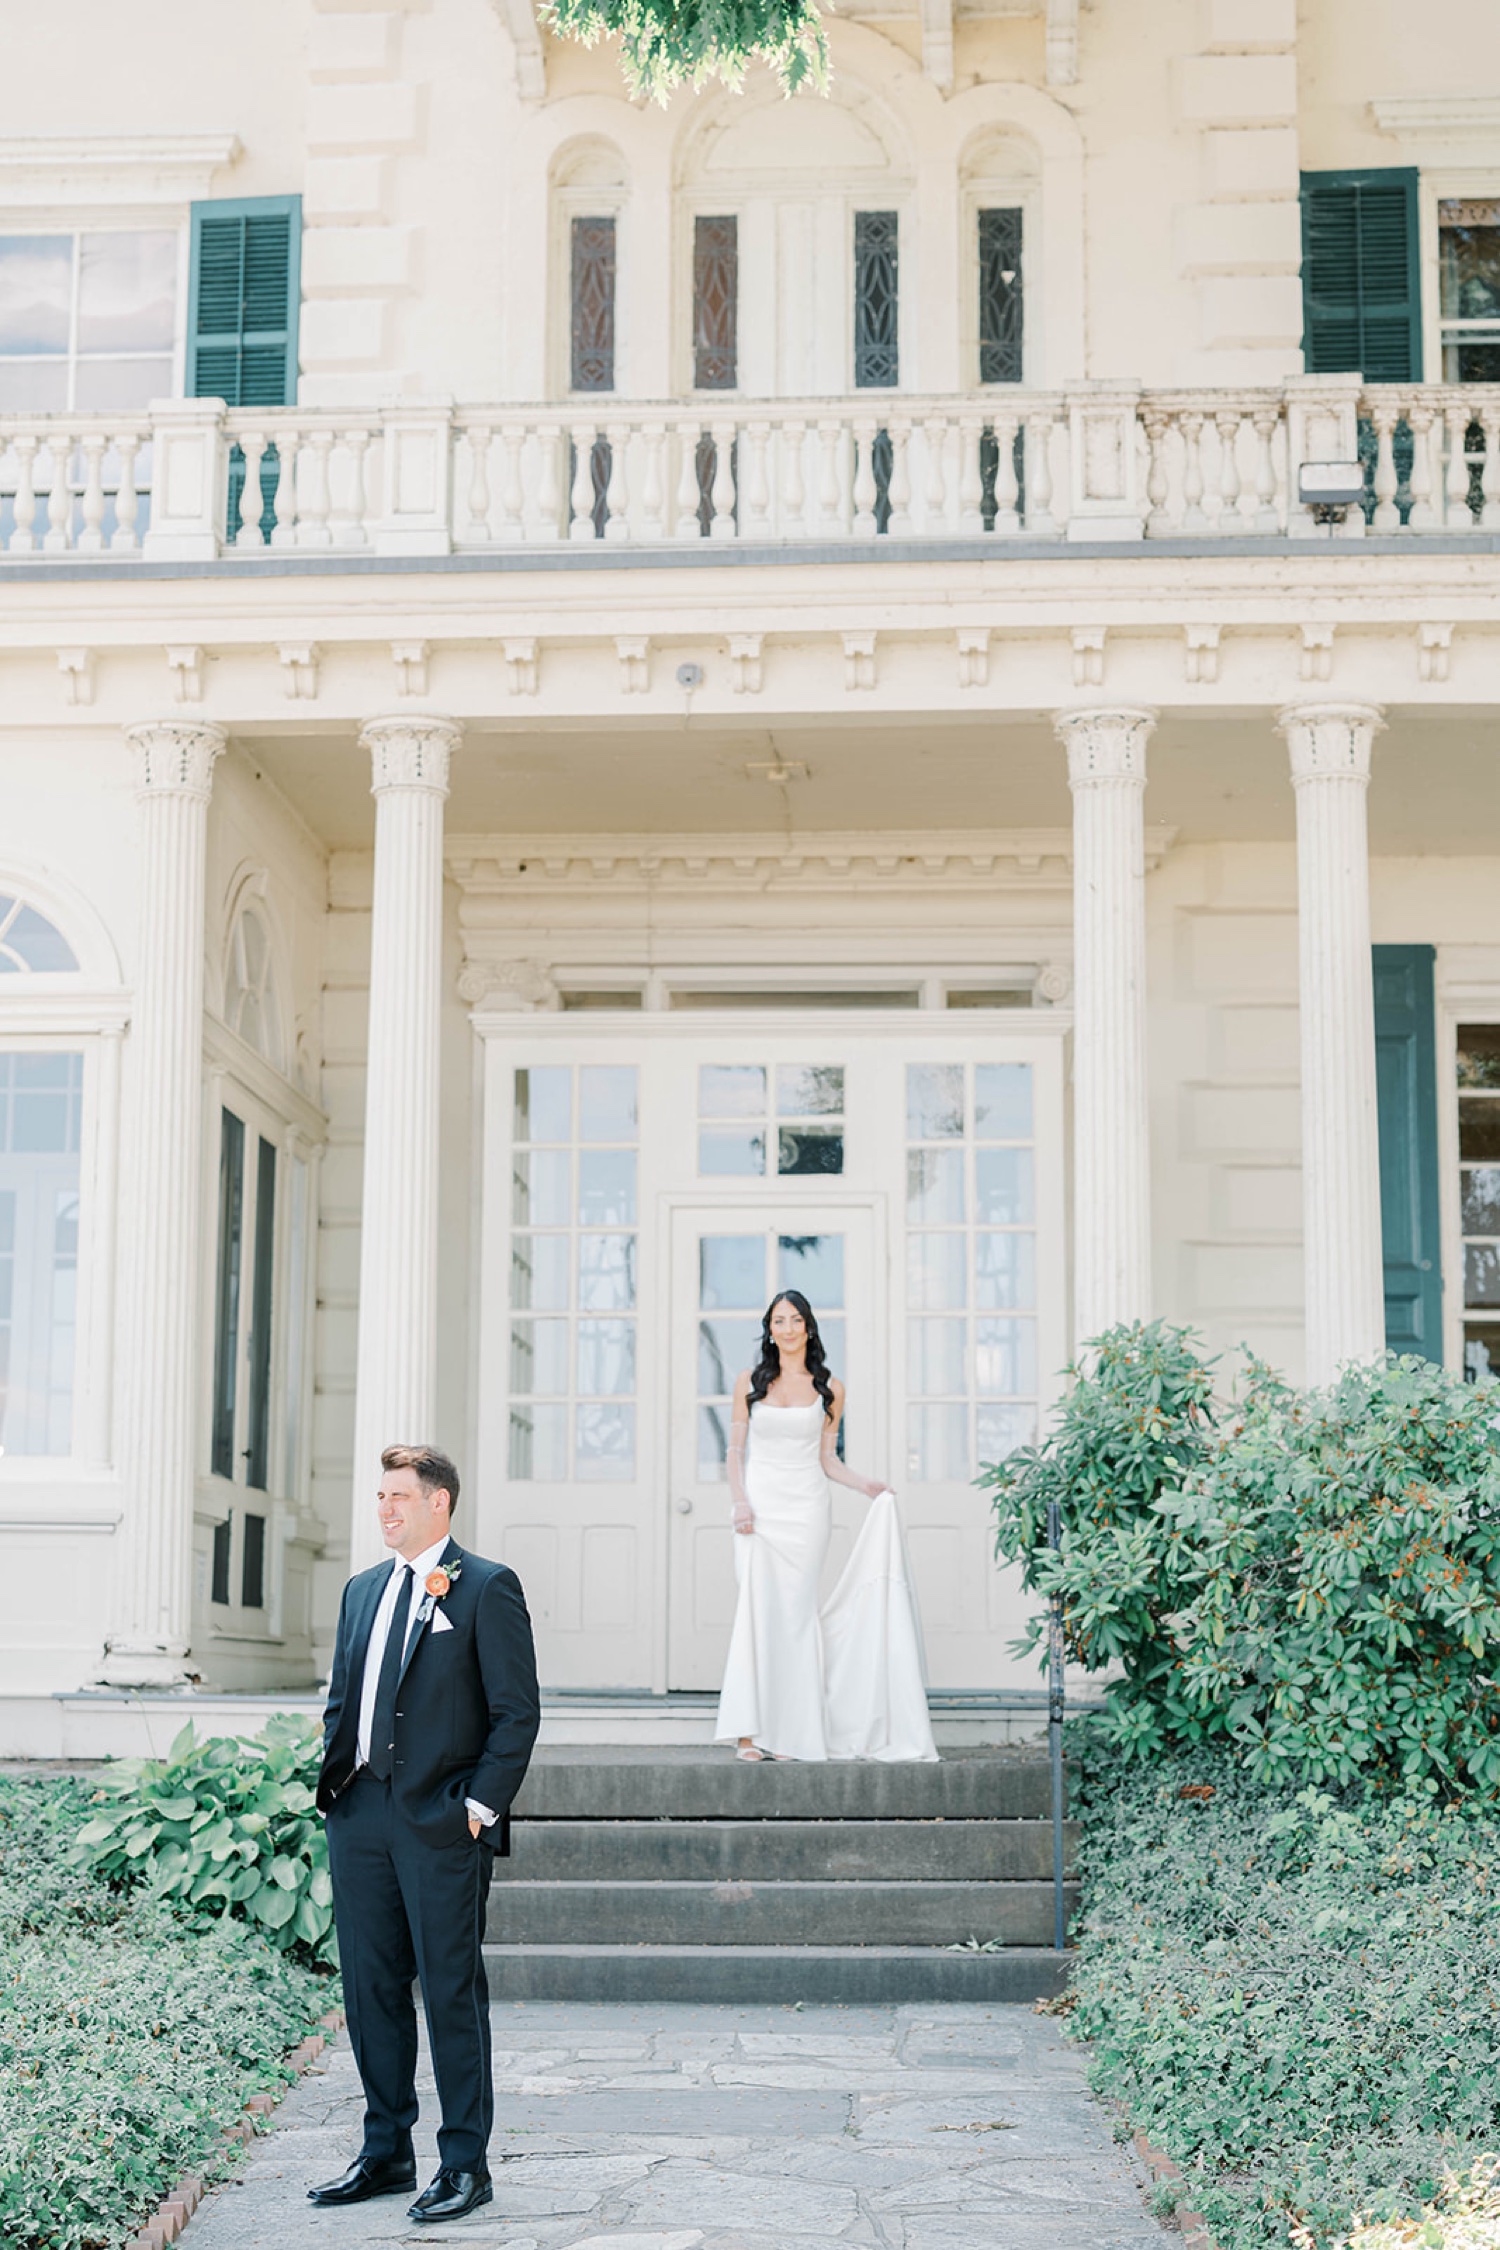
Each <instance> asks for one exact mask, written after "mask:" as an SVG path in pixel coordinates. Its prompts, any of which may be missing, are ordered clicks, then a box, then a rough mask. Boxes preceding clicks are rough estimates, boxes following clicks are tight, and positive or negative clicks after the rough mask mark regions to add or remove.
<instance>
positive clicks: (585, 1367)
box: [578, 1320, 635, 1398]
mask: <svg viewBox="0 0 1500 2250" xmlns="http://www.w3.org/2000/svg"><path fill="white" fill-rule="evenodd" d="M578 1388H579V1390H580V1391H581V1392H582V1393H584V1394H585V1396H590V1395H591V1396H593V1397H595V1398H631V1397H633V1396H634V1393H635V1322H634V1321H633V1320H580V1322H579V1323H578Z"/></svg>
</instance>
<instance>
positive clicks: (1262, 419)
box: [1250, 406, 1285, 532]
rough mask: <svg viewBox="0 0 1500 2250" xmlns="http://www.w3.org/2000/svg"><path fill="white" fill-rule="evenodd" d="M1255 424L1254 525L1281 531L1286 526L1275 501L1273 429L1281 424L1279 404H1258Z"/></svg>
mask: <svg viewBox="0 0 1500 2250" xmlns="http://www.w3.org/2000/svg"><path fill="white" fill-rule="evenodd" d="M1250 419H1251V422H1252V423H1253V425H1254V428H1255V528H1256V530H1257V531H1271V532H1276V531H1281V530H1283V529H1284V528H1285V527H1284V525H1283V523H1282V520H1281V511H1280V509H1279V508H1278V507H1277V505H1276V452H1275V446H1276V432H1277V431H1278V430H1279V429H1280V427H1281V408H1280V407H1279V406H1258V407H1257V408H1256V409H1255V412H1254V413H1253V414H1252V415H1251V417H1250Z"/></svg>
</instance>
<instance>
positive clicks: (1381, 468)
mask: <svg viewBox="0 0 1500 2250" xmlns="http://www.w3.org/2000/svg"><path fill="white" fill-rule="evenodd" d="M1400 412H1401V410H1400V408H1399V407H1398V405H1397V404H1396V402H1395V400H1394V399H1385V398H1381V399H1373V400H1372V401H1371V402H1370V420H1371V421H1372V422H1373V423H1374V425H1375V478H1374V484H1375V513H1374V514H1373V515H1372V516H1371V518H1370V529H1371V530H1372V531H1399V530H1400V529H1401V510H1400V509H1399V508H1398V507H1397V505H1396V494H1397V492H1398V490H1399V489H1400V479H1399V478H1398V476H1397V475H1396V423H1397V421H1398V420H1399V418H1400Z"/></svg>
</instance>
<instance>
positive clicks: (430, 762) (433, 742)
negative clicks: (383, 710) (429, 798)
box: [359, 717, 464, 797]
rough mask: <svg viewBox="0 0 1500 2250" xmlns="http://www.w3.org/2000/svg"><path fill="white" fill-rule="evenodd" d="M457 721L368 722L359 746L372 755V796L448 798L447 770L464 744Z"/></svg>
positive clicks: (426, 719)
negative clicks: (410, 793)
mask: <svg viewBox="0 0 1500 2250" xmlns="http://www.w3.org/2000/svg"><path fill="white" fill-rule="evenodd" d="M463 731H464V730H463V728H462V726H461V725H460V724H459V722H458V720H457V719H438V718H431V717H424V718H416V717H413V718H409V719H408V718H396V719H367V720H366V722H365V724H364V725H363V726H362V727H361V728H360V730H359V746H360V748H361V749H362V750H367V751H368V752H369V754H370V794H371V795H372V796H374V797H378V796H379V795H380V793H381V791H382V790H385V789H424V790H427V791H429V792H430V793H431V794H432V795H434V796H438V797H446V796H447V794H448V767H449V761H450V760H451V758H452V755H453V752H454V751H455V750H456V749H457V748H458V746H459V744H460V742H461V741H462V740H463Z"/></svg>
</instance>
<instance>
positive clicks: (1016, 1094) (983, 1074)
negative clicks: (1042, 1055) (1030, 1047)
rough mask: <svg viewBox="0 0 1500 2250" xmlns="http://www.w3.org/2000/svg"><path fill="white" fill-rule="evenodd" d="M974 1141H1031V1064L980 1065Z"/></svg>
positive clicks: (976, 1073) (976, 1069)
mask: <svg viewBox="0 0 1500 2250" xmlns="http://www.w3.org/2000/svg"><path fill="white" fill-rule="evenodd" d="M974 1137H975V1139H976V1140H980V1141H1029V1140H1030V1139H1031V1065H1030V1063H976V1064H975V1066H974Z"/></svg>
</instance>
